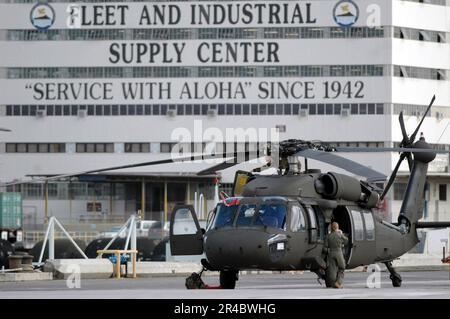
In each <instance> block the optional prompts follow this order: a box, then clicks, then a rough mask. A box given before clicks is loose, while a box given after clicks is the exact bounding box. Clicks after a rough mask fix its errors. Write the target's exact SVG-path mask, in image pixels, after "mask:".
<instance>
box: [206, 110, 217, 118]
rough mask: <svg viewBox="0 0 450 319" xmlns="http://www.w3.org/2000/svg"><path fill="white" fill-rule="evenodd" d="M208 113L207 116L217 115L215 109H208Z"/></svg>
mask: <svg viewBox="0 0 450 319" xmlns="http://www.w3.org/2000/svg"><path fill="white" fill-rule="evenodd" d="M206 114H207V115H208V117H216V115H217V110H213V109H211V110H208V112H207V113H206Z"/></svg>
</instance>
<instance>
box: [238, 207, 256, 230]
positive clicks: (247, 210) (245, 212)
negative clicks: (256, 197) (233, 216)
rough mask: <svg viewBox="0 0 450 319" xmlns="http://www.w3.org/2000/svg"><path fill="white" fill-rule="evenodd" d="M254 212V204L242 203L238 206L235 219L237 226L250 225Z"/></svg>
mask: <svg viewBox="0 0 450 319" xmlns="http://www.w3.org/2000/svg"><path fill="white" fill-rule="evenodd" d="M255 213H256V205H254V204H243V205H240V206H239V211H238V218H237V221H236V225H237V226H244V227H245V226H250V225H251V223H252V220H253V216H255Z"/></svg>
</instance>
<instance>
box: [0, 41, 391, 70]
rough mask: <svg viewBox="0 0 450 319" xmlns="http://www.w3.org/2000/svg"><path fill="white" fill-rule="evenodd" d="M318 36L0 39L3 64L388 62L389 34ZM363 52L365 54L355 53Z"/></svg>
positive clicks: (301, 63) (239, 64)
mask: <svg viewBox="0 0 450 319" xmlns="http://www.w3.org/2000/svg"><path fill="white" fill-rule="evenodd" d="M324 41H325V40H323V41H318V40H315V39H257V40H255V39H248V40H247V39H236V40H233V39H231V40H164V41H159V40H148V41H135V40H131V41H0V67H101V66H105V67H107V66H223V65H226V66H277V65H321V64H323V61H324V60H325V61H327V62H328V63H329V64H330V65H334V64H338V65H345V64H352V65H355V64H356V65H357V64H361V65H362V64H367V61H370V64H389V63H390V62H391V60H390V59H391V56H390V55H389V54H387V53H386V52H389V51H388V49H389V46H390V41H389V39H388V38H368V39H360V40H358V41H348V43H347V45H345V46H344V45H336V46H333V41H342V40H339V39H329V40H326V41H327V44H328V45H330V46H331V47H333V49H332V50H333V51H332V52H330V51H329V50H324ZM354 52H360V53H361V54H353V53H354Z"/></svg>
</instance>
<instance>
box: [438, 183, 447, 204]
mask: <svg viewBox="0 0 450 319" xmlns="http://www.w3.org/2000/svg"><path fill="white" fill-rule="evenodd" d="M439 200H440V201H446V200H447V184H439Z"/></svg>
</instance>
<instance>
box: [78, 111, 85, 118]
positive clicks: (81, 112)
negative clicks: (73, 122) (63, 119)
mask: <svg viewBox="0 0 450 319" xmlns="http://www.w3.org/2000/svg"><path fill="white" fill-rule="evenodd" d="M86 116H87V110H78V117H86Z"/></svg>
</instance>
